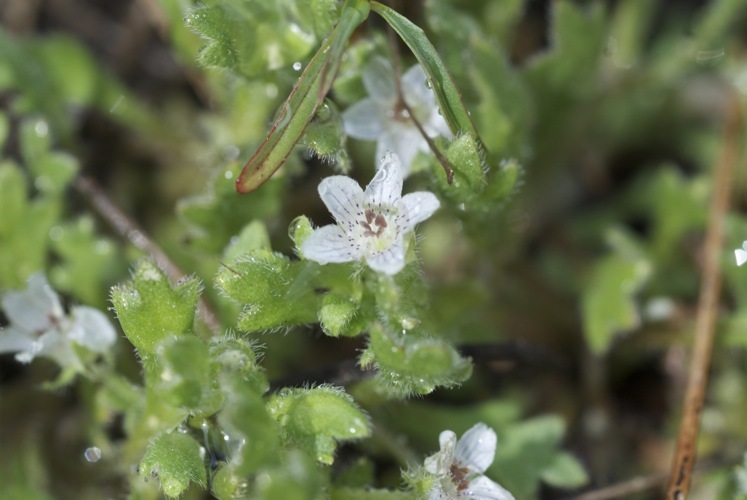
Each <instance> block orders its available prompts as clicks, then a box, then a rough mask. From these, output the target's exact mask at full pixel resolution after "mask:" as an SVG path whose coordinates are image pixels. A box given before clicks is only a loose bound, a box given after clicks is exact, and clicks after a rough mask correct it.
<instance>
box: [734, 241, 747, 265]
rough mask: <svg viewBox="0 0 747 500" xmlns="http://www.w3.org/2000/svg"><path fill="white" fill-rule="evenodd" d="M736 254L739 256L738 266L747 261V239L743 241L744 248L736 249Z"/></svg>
mask: <svg viewBox="0 0 747 500" xmlns="http://www.w3.org/2000/svg"><path fill="white" fill-rule="evenodd" d="M734 256H735V257H736V258H737V265H738V266H741V265H742V264H744V263H745V262H747V240H745V241H744V242H743V243H742V248H737V249H736V250H734Z"/></svg>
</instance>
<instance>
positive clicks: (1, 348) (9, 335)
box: [0, 326, 35, 361]
mask: <svg viewBox="0 0 747 500" xmlns="http://www.w3.org/2000/svg"><path fill="white" fill-rule="evenodd" d="M5 352H17V353H24V352H28V353H31V357H30V358H29V361H30V360H31V359H33V357H34V353H35V351H34V340H33V339H32V337H31V336H29V335H27V334H26V330H21V329H20V328H16V327H13V326H10V327H8V328H3V329H0V353H5Z"/></svg>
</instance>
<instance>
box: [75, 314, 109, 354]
mask: <svg viewBox="0 0 747 500" xmlns="http://www.w3.org/2000/svg"><path fill="white" fill-rule="evenodd" d="M71 317H72V321H73V326H72V327H71V330H70V332H69V336H70V339H71V340H73V341H74V342H76V343H77V344H80V345H82V346H83V347H87V348H88V349H90V350H92V351H96V352H106V351H107V350H109V348H110V347H111V346H112V344H114V341H115V340H116V338H117V332H116V331H115V330H114V327H113V326H112V324H111V322H110V321H109V318H108V317H107V316H106V315H105V314H104V313H102V312H101V311H99V310H98V309H94V308H93V307H86V306H80V307H74V308H73V310H72V312H71Z"/></svg>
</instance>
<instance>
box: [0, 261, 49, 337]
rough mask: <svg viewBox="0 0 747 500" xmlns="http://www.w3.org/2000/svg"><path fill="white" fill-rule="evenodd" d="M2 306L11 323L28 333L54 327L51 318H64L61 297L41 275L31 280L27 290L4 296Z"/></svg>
mask: <svg viewBox="0 0 747 500" xmlns="http://www.w3.org/2000/svg"><path fill="white" fill-rule="evenodd" d="M2 305H3V310H4V311H5V315H6V316H7V317H8V319H9V320H10V322H11V323H13V324H14V325H15V326H17V327H19V328H21V329H23V330H26V331H28V332H43V331H44V330H47V329H49V328H51V327H52V325H51V323H50V317H54V318H62V316H63V311H62V305H61V304H60V299H59V297H58V296H57V294H56V293H55V291H54V290H52V287H50V286H49V283H47V278H46V277H45V276H44V275H43V274H41V273H36V274H34V275H32V276H31V277H30V278H29V280H28V285H27V287H26V290H22V291H11V292H7V293H6V294H4V295H3V298H2Z"/></svg>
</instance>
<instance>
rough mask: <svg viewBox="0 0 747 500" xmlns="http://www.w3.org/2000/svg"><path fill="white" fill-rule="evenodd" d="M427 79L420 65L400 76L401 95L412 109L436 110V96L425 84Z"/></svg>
mask: <svg viewBox="0 0 747 500" xmlns="http://www.w3.org/2000/svg"><path fill="white" fill-rule="evenodd" d="M427 80H428V77H427V76H426V75H425V71H423V67H422V66H421V65H420V64H416V65H415V66H413V67H411V68H410V69H408V70H407V71H406V72H405V74H404V75H402V93H403V94H405V99H406V100H407V104H408V105H410V107H412V108H430V109H433V110H434V111H435V109H436V96H435V95H434V94H433V91H432V90H431V89H430V88H428V85H427V84H426V83H425V82H426V81H427Z"/></svg>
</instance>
